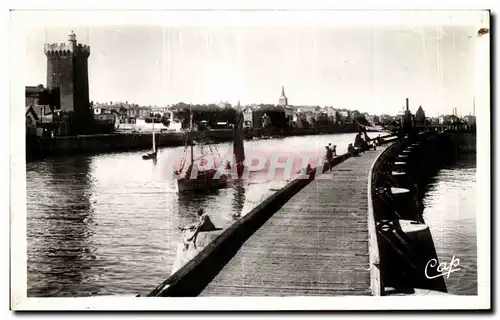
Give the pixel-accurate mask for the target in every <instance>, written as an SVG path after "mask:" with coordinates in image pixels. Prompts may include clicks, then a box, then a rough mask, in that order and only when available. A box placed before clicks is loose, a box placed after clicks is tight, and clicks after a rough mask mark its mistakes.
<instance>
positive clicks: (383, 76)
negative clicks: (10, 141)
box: [26, 23, 477, 116]
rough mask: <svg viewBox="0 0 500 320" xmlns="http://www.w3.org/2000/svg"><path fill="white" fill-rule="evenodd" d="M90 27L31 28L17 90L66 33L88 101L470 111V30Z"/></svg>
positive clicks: (40, 69) (35, 80) (39, 73)
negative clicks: (86, 49)
mask: <svg viewBox="0 0 500 320" xmlns="http://www.w3.org/2000/svg"><path fill="white" fill-rule="evenodd" d="M125 24H126V23H124V26H123V27H117V26H102V27H98V26H92V27H87V28H84V27H71V26H68V27H64V28H62V27H58V28H34V29H32V30H30V32H29V33H28V34H27V38H26V70H27V74H26V85H37V84H44V85H45V84H46V72H47V71H46V70H47V67H46V57H45V55H44V52H43V44H44V43H48V42H50V43H52V42H65V41H66V39H67V34H68V33H69V32H70V31H71V30H74V32H75V33H76V36H77V40H78V41H79V43H83V44H89V45H90V46H91V55H90V57H89V82H90V99H91V100H92V101H94V102H106V101H128V102H130V103H132V102H133V103H138V104H144V105H149V104H151V105H161V106H164V105H167V104H173V103H177V102H185V103H195V104H196V103H198V104H202V103H217V102H219V101H226V100H227V101H229V102H230V103H233V104H236V103H237V101H238V100H240V101H241V104H242V105H245V104H251V103H272V104H277V103H278V98H279V95H280V93H281V86H282V85H284V86H285V93H286V95H287V97H288V102H289V104H291V105H320V106H325V105H331V106H334V107H336V108H347V109H358V110H359V111H363V112H369V113H375V114H380V113H389V114H396V113H397V112H399V111H401V110H402V109H403V106H404V104H405V98H406V97H408V98H409V99H410V109H411V110H412V111H413V112H414V111H415V110H416V109H417V108H418V106H419V105H422V107H423V108H424V110H425V111H426V113H427V115H428V116H435V115H438V114H451V113H452V108H453V107H455V106H456V107H457V109H458V112H459V114H461V115H465V114H469V112H472V104H473V97H474V81H475V78H474V77H475V69H474V68H475V56H474V55H475V43H476V42H475V40H476V38H477V30H476V28H474V26H452V25H446V26H429V25H425V26H423V27H410V26H402V27H398V26H388V27H382V26H376V27H371V26H361V27H352V26H351V27H347V26H338V27H330V26H312V27H305V26H290V27H286V26H270V27H265V26H237V27H233V28H228V27H220V26H215V27H189V26H179V27H162V26H128V27H127V26H125Z"/></svg>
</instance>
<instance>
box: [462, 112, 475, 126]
mask: <svg viewBox="0 0 500 320" xmlns="http://www.w3.org/2000/svg"><path fill="white" fill-rule="evenodd" d="M464 121H465V123H467V124H468V125H469V126H475V125H476V116H471V115H468V116H465V117H464Z"/></svg>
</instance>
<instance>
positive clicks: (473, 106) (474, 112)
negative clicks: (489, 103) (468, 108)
mask: <svg viewBox="0 0 500 320" xmlns="http://www.w3.org/2000/svg"><path fill="white" fill-rule="evenodd" d="M472 115H473V116H474V117H475V116H476V97H474V98H473V100H472Z"/></svg>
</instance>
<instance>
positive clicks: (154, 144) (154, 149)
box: [153, 117, 156, 152]
mask: <svg viewBox="0 0 500 320" xmlns="http://www.w3.org/2000/svg"><path fill="white" fill-rule="evenodd" d="M155 136H156V135H155V118H154V117H153V152H156V141H155Z"/></svg>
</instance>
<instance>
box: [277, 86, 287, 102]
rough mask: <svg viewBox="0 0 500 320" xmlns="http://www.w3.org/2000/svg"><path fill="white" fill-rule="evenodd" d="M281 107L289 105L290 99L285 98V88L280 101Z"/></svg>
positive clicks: (282, 88) (283, 87) (282, 90)
mask: <svg viewBox="0 0 500 320" xmlns="http://www.w3.org/2000/svg"><path fill="white" fill-rule="evenodd" d="M279 105H280V106H287V105H288V98H287V97H286V96H285V86H281V96H280V99H279Z"/></svg>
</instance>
